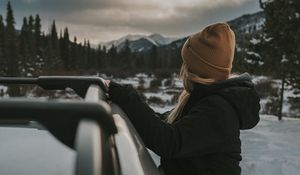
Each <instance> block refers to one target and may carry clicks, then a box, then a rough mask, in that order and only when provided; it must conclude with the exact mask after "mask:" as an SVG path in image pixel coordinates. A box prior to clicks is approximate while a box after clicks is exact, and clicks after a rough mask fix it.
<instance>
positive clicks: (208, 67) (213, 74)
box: [181, 23, 235, 81]
mask: <svg viewBox="0 0 300 175" xmlns="http://www.w3.org/2000/svg"><path fill="white" fill-rule="evenodd" d="M234 49H235V35H234V32H233V31H232V30H231V29H230V27H229V25H228V24H226V23H216V24H213V25H209V26H207V27H205V28H204V29H203V30H202V31H201V32H199V33H196V34H194V35H192V36H190V37H189V38H188V39H187V41H186V42H185V44H184V45H183V48H182V50H181V54H182V59H183V62H184V63H185V64H186V65H187V67H188V69H189V70H190V71H191V72H192V73H194V74H197V75H198V76H199V77H201V78H207V79H213V80H215V81H219V80H224V79H227V78H228V77H229V75H230V73H231V68H232V61H233V57H234Z"/></svg>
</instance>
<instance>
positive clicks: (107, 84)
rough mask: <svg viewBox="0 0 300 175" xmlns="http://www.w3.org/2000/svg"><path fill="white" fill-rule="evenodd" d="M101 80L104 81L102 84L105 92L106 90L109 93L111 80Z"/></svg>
mask: <svg viewBox="0 0 300 175" xmlns="http://www.w3.org/2000/svg"><path fill="white" fill-rule="evenodd" d="M100 80H101V81H102V84H103V85H104V88H105V89H104V90H105V92H107V91H108V88H109V83H110V80H105V79H104V78H101V77H100Z"/></svg>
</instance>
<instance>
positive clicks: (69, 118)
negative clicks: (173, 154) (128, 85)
mask: <svg viewBox="0 0 300 175" xmlns="http://www.w3.org/2000/svg"><path fill="white" fill-rule="evenodd" d="M0 84H6V85H7V84H35V85H38V86H40V87H42V88H44V89H46V90H53V89H65V88H72V89H73V90H74V91H75V92H76V93H77V94H78V95H79V96H81V97H82V100H52V101H49V100H39V99H34V100H33V99H26V98H5V99H0V114H1V115H0V128H3V127H25V128H26V127H29V128H37V129H40V130H44V129H47V130H48V131H49V132H50V133H51V134H52V135H53V136H54V137H55V138H56V139H57V140H59V141H60V142H61V143H63V144H64V145H65V146H67V147H65V146H64V147H65V148H67V149H71V151H70V152H74V151H75V154H73V153H70V154H72V156H73V157H74V158H75V160H74V166H73V167H74V168H73V170H72V171H71V173H72V174H76V175H102V174H109V175H114V174H124V175H127V174H128V175H135V174H139V175H142V174H144V175H148V174H149V175H150V174H151V175H155V174H159V172H158V169H157V168H156V166H155V164H154V162H153V160H152V158H151V157H150V155H149V153H148V151H147V149H146V148H145V146H144V144H143V142H142V140H141V139H140V137H139V136H138V134H137V132H136V131H135V129H134V127H133V126H132V124H131V123H130V121H129V120H128V118H127V117H126V114H125V113H124V112H122V110H121V109H120V108H119V107H118V106H117V105H116V104H110V105H109V104H108V103H106V101H105V96H104V95H103V91H102V88H103V84H102V81H101V80H100V78H98V77H70V76H44V77H38V78H13V77H12V78H9V77H3V78H0ZM33 121H36V122H38V123H39V124H37V123H36V122H33ZM0 138H1V134H0ZM9 139H14V138H9ZM1 142H2V146H1V143H0V148H1V147H2V148H3V147H4V146H3V144H4V143H3V142H5V140H3V141H1ZM16 147H19V149H22V144H20V145H16ZM4 148H5V147H4ZM46 148H47V146H45V149H44V151H45V152H47V151H49V150H47V149H46ZM50 154H51V153H50ZM14 156H15V155H14ZM15 157H17V156H15ZM9 160H10V161H11V163H12V164H14V163H15V162H14V161H13V159H9ZM1 161H3V160H1ZM1 161H0V166H1ZM16 161H17V160H16ZM30 161H32V160H30ZM14 168H18V166H17V165H16V166H15V167H14ZM34 168H35V169H36V171H37V172H38V170H39V167H34ZM69 172H70V171H69ZM0 174H2V173H1V169H0ZM43 174H47V172H45V173H43Z"/></svg>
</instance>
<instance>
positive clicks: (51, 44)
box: [46, 21, 61, 73]
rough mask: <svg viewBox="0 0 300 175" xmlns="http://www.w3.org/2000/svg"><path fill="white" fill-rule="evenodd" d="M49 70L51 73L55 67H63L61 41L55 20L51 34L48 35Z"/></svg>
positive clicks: (47, 59) (47, 63)
mask: <svg viewBox="0 0 300 175" xmlns="http://www.w3.org/2000/svg"><path fill="white" fill-rule="evenodd" d="M46 56H47V58H46V65H47V71H48V72H49V73H51V71H54V70H55V69H59V68H61V60H60V57H59V42H58V37H57V30H56V24H55V21H53V23H52V25H51V31H50V36H48V46H47V52H46Z"/></svg>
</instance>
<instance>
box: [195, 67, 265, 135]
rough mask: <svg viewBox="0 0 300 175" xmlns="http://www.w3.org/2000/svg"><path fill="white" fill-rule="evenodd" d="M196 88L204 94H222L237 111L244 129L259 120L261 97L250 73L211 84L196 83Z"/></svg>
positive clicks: (249, 127)
mask: <svg viewBox="0 0 300 175" xmlns="http://www.w3.org/2000/svg"><path fill="white" fill-rule="evenodd" d="M199 89H200V90H199ZM194 90H197V91H198V90H199V91H198V92H201V94H205V95H203V96H209V95H213V94H218V95H220V96H222V97H223V98H224V99H225V100H226V101H228V102H229V103H230V104H231V106H232V107H233V108H234V110H235V112H236V113H237V115H238V117H239V123H240V129H242V130H244V129H251V128H253V127H254V126H256V125H257V123H258V122H259V110H260V104H259V101H260V98H259V96H258V94H257V92H256V90H255V88H254V84H253V82H252V78H251V76H250V75H249V74H248V73H244V74H242V75H240V76H238V77H235V78H230V79H227V80H224V81H219V82H216V83H214V84H211V85H203V84H195V86H194Z"/></svg>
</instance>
